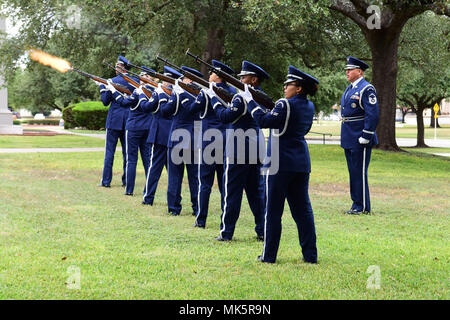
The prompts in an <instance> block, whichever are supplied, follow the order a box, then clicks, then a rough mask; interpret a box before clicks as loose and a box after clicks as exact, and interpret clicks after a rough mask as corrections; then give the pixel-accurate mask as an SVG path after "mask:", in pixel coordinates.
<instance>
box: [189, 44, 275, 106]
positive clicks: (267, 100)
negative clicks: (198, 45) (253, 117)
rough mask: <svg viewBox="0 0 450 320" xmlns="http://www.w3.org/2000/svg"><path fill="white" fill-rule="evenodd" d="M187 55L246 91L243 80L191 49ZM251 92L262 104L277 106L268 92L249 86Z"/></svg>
mask: <svg viewBox="0 0 450 320" xmlns="http://www.w3.org/2000/svg"><path fill="white" fill-rule="evenodd" d="M186 55H188V56H190V57H192V58H194V59H195V61H197V62H198V63H201V64H204V65H205V66H206V67H207V68H208V69H209V70H210V71H212V72H214V73H215V74H217V75H218V76H219V77H220V78H222V79H223V80H224V81H226V82H228V83H229V84H231V85H232V86H234V87H236V88H237V89H239V90H242V91H244V90H245V84H244V83H243V82H241V81H240V80H238V79H236V78H235V77H233V76H232V75H230V74H228V73H226V72H224V71H222V70H220V69H218V68H216V67H214V66H213V65H211V64H209V63H208V62H206V61H204V60H203V59H202V58H200V57H199V56H196V55H194V54H192V53H190V52H189V49H187V51H186ZM248 89H249V91H250V93H251V94H252V97H253V99H254V100H255V101H256V102H257V103H258V104H260V105H262V106H264V107H266V108H267V109H270V110H271V109H273V108H274V107H275V103H274V102H273V100H272V98H271V97H269V96H268V95H267V94H265V93H264V92H262V91H259V90H255V89H253V88H252V87H250V86H249V87H248Z"/></svg>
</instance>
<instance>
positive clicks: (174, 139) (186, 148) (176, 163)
mask: <svg viewBox="0 0 450 320" xmlns="http://www.w3.org/2000/svg"><path fill="white" fill-rule="evenodd" d="M181 69H183V70H184V71H188V72H190V73H193V74H195V75H196V76H198V77H201V78H203V74H202V73H201V72H199V71H197V70H195V69H192V68H189V67H185V66H182V67H181ZM178 81H182V82H183V83H186V84H192V83H193V82H192V80H190V79H188V78H187V77H184V76H182V77H181V78H180V79H179V80H177V82H176V84H175V86H174V87H173V91H172V95H171V96H170V99H169V101H168V102H167V103H164V104H161V111H162V114H163V115H164V116H165V117H173V121H172V127H171V129H170V133H169V157H168V162H169V166H168V167H169V168H168V172H169V186H168V189H167V205H168V210H169V214H171V215H173V216H178V215H180V213H181V208H182V206H181V186H182V183H183V176H184V167H185V166H186V171H187V176H188V183H189V191H190V195H191V203H192V210H193V212H197V194H198V181H197V179H198V178H197V176H198V171H197V170H198V168H197V163H198V161H197V159H196V158H197V152H196V146H195V143H194V141H197V139H194V131H195V132H196V134H197V136H198V135H199V130H198V129H199V128H198V129H197V130H194V121H196V120H198V117H196V116H195V115H194V114H192V113H190V112H189V110H188V108H187V106H189V105H191V104H192V103H193V102H194V101H195V99H196V97H195V96H193V95H192V94H190V93H188V92H186V91H185V90H183V89H182V88H181V87H180V86H179V85H178ZM197 122H199V121H197ZM177 130H178V131H179V132H180V133H183V132H184V133H187V135H183V136H181V137H180V136H178V133H177ZM175 154H176V157H178V158H179V159H175V158H174V157H175Z"/></svg>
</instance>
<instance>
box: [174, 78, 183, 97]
mask: <svg viewBox="0 0 450 320" xmlns="http://www.w3.org/2000/svg"><path fill="white" fill-rule="evenodd" d="M173 92H175V93H176V94H182V93H183V92H184V90H183V88H181V87H180V85H179V84H178V79H177V80H175V85H174V86H173Z"/></svg>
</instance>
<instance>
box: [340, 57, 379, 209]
mask: <svg viewBox="0 0 450 320" xmlns="http://www.w3.org/2000/svg"><path fill="white" fill-rule="evenodd" d="M368 67H369V66H368V65H367V64H366V63H364V62H363V61H361V60H358V59H356V58H353V57H348V58H347V66H346V69H355V68H359V69H361V70H363V71H364V70H366V69H367V68H368ZM341 117H342V125H341V147H342V148H343V149H344V150H345V157H346V159H347V166H348V171H349V175H350V194H351V198H352V201H353V204H352V207H351V209H350V210H349V211H347V212H346V213H348V214H360V213H369V212H370V209H371V208H370V196H369V185H368V181H367V170H368V168H369V162H370V157H371V153H372V147H373V146H374V145H377V144H378V139H377V135H376V133H375V130H376V127H377V124H378V120H379V109H378V102H377V94H376V91H375V88H374V87H373V85H371V84H370V83H369V82H367V81H366V80H365V79H364V78H359V79H358V80H356V81H354V82H353V83H352V84H350V85H349V86H348V87H347V88H346V89H345V92H344V94H343V95H342V99H341Z"/></svg>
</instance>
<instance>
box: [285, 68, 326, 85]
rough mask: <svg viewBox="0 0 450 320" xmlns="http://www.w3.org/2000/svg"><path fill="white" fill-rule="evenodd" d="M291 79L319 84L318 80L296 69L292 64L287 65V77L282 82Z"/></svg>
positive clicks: (287, 81) (290, 80) (291, 80)
mask: <svg viewBox="0 0 450 320" xmlns="http://www.w3.org/2000/svg"><path fill="white" fill-rule="evenodd" d="M293 81H300V82H306V83H310V84H319V80H317V79H316V78H314V77H313V76H310V75H309V74H307V73H304V72H302V71H300V70H298V69H297V68H295V67H294V66H289V71H288V74H287V79H286V81H285V82H284V84H287V83H289V82H293Z"/></svg>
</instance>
